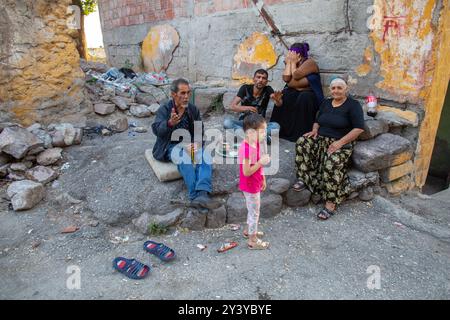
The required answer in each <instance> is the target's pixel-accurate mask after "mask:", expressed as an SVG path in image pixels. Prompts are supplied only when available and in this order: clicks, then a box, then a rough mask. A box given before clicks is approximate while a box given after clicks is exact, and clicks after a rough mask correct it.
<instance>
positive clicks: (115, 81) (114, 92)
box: [81, 60, 170, 135]
mask: <svg viewBox="0 0 450 320" xmlns="http://www.w3.org/2000/svg"><path fill="white" fill-rule="evenodd" d="M81 68H82V69H83V71H84V72H85V73H86V85H85V86H86V88H87V89H88V97H89V99H90V100H91V101H92V104H93V111H94V112H95V113H96V114H97V115H100V116H104V117H106V116H109V115H112V114H115V115H116V117H113V118H114V119H113V120H111V121H109V122H107V123H106V125H105V127H106V129H105V130H103V132H102V133H103V134H104V135H108V134H110V133H111V131H116V132H123V131H125V130H127V129H128V127H129V123H128V118H130V117H131V118H132V117H136V118H148V117H151V116H153V115H155V114H156V112H157V111H158V109H159V107H160V105H161V104H162V103H164V101H167V100H168V99H169V91H170V90H169V81H170V80H169V79H168V78H167V77H166V76H165V75H163V76H160V75H155V74H149V73H138V74H136V73H134V72H133V71H132V70H131V69H125V70H128V71H127V72H126V73H122V72H121V70H122V71H124V70H123V69H120V70H119V69H116V68H110V69H108V68H107V66H106V65H102V64H99V63H92V62H86V61H84V60H82V61H81ZM124 72H125V71H124ZM133 130H134V131H137V132H144V131H145V129H143V128H135V129H133Z"/></svg>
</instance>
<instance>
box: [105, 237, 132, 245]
mask: <svg viewBox="0 0 450 320" xmlns="http://www.w3.org/2000/svg"><path fill="white" fill-rule="evenodd" d="M128 240H130V237H129V236H125V237H123V238H122V237H118V236H116V237H114V240H111V241H110V242H111V243H114V244H118V243H125V242H128Z"/></svg>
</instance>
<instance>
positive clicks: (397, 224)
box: [394, 222, 404, 227]
mask: <svg viewBox="0 0 450 320" xmlns="http://www.w3.org/2000/svg"><path fill="white" fill-rule="evenodd" d="M394 224H395V225H396V226H397V227H404V225H403V224H401V223H400V222H394Z"/></svg>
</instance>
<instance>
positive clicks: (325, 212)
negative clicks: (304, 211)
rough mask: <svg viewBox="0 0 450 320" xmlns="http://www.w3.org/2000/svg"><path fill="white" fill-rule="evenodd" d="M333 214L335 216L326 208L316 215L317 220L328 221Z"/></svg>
mask: <svg viewBox="0 0 450 320" xmlns="http://www.w3.org/2000/svg"><path fill="white" fill-rule="evenodd" d="M334 214H335V212H334V211H331V210H328V209H327V208H323V209H322V210H320V211H319V213H318V214H317V218H319V219H320V220H328V219H329V218H330V217H331V216H333V215H334Z"/></svg>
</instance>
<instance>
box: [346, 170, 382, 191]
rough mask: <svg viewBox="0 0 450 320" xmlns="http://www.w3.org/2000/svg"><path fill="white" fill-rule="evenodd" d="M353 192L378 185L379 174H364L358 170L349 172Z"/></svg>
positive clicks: (375, 172)
mask: <svg viewBox="0 0 450 320" xmlns="http://www.w3.org/2000/svg"><path fill="white" fill-rule="evenodd" d="M347 175H348V179H349V182H350V187H351V189H352V191H358V190H361V189H363V188H365V187H367V186H372V185H378V183H379V174H378V172H377V171H374V172H369V173H364V172H361V171H358V170H356V169H351V170H349V171H348V172H347Z"/></svg>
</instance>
